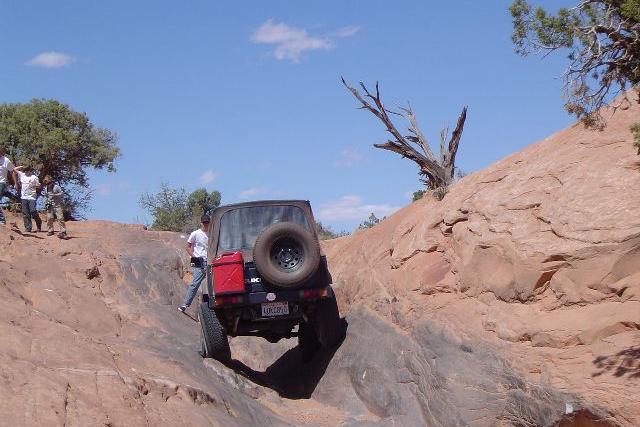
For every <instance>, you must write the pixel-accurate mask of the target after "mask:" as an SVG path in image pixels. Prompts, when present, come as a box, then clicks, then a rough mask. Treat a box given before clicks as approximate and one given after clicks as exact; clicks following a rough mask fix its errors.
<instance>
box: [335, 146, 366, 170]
mask: <svg viewBox="0 0 640 427" xmlns="http://www.w3.org/2000/svg"><path fill="white" fill-rule="evenodd" d="M364 161H365V156H364V154H362V152H361V151H360V150H359V149H357V148H345V149H344V150H342V151H340V153H339V157H338V159H337V160H336V161H335V162H334V164H335V165H336V166H341V167H346V168H348V167H351V166H355V165H357V164H360V163H362V162H364Z"/></svg>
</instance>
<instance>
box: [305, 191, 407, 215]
mask: <svg viewBox="0 0 640 427" xmlns="http://www.w3.org/2000/svg"><path fill="white" fill-rule="evenodd" d="M398 209H400V206H392V205H388V204H384V205H373V204H366V203H364V200H363V198H362V197H360V196H354V195H347V196H342V197H341V198H340V199H339V200H336V201H332V202H329V203H325V204H324V205H321V206H320V210H319V211H318V213H317V216H318V218H319V219H320V220H322V221H348V220H357V221H361V220H364V219H366V218H367V217H368V216H369V215H370V214H371V213H374V214H375V215H376V216H377V217H378V218H382V217H384V216H388V215H391V214H392V213H393V212H395V211H397V210H398Z"/></svg>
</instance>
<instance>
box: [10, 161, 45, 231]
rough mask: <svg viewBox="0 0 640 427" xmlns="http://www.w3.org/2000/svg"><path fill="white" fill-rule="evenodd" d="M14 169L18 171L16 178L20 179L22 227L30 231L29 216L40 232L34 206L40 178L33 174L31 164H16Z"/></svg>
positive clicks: (39, 224)
mask: <svg viewBox="0 0 640 427" xmlns="http://www.w3.org/2000/svg"><path fill="white" fill-rule="evenodd" d="M14 170H15V171H16V172H17V173H18V179H19V180H20V199H21V209H22V219H23V220H24V229H25V230H26V231H27V232H29V233H30V232H31V229H32V227H33V226H32V222H31V218H33V219H34V220H35V222H36V227H38V232H41V231H42V220H41V219H40V216H39V215H38V209H37V208H36V200H37V198H38V190H39V189H40V180H39V179H38V177H37V176H36V175H34V174H33V168H31V166H16V167H15V168H14ZM23 170H24V172H23Z"/></svg>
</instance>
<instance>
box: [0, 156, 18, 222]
mask: <svg viewBox="0 0 640 427" xmlns="http://www.w3.org/2000/svg"><path fill="white" fill-rule="evenodd" d="M13 169H14V166H13V163H12V162H11V160H9V159H8V158H7V157H6V156H5V149H4V147H0V202H2V198H3V197H4V190H5V188H7V187H8V186H9V182H8V181H7V174H8V173H9V172H11V174H12V175H13V180H14V182H15V179H16V178H15V177H16V173H15V171H14V170H13ZM0 224H6V220H5V218H4V213H3V212H2V207H0Z"/></svg>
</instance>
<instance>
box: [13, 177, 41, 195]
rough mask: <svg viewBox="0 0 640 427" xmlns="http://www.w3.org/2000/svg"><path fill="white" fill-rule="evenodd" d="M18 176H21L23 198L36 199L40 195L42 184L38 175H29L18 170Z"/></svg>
mask: <svg viewBox="0 0 640 427" xmlns="http://www.w3.org/2000/svg"><path fill="white" fill-rule="evenodd" d="M18 176H19V177H20V186H21V188H22V191H21V197H22V199H23V200H35V199H36V198H37V197H38V185H40V180H39V179H38V177H37V176H35V175H31V176H27V174H25V173H24V172H22V171H18Z"/></svg>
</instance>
